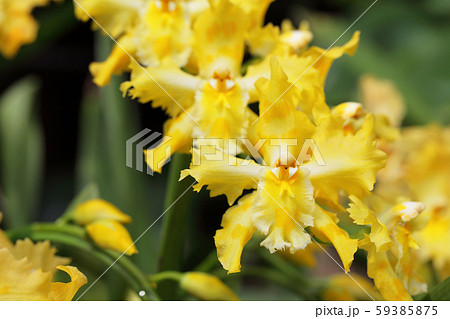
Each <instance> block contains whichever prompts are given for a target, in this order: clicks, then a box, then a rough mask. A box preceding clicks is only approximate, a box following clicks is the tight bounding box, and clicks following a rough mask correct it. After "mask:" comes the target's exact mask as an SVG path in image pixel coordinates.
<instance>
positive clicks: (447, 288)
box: [428, 277, 450, 301]
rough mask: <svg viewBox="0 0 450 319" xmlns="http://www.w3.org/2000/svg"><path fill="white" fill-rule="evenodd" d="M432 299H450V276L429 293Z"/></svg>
mask: <svg viewBox="0 0 450 319" xmlns="http://www.w3.org/2000/svg"><path fill="white" fill-rule="evenodd" d="M428 294H429V296H430V300H432V301H448V300H450V277H448V278H447V279H445V280H444V281H442V282H441V283H440V284H438V285H436V286H434V287H433V288H432V289H431V290H430V292H429V293H428Z"/></svg>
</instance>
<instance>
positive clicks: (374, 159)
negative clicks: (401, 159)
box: [304, 114, 386, 209]
mask: <svg viewBox="0 0 450 319" xmlns="http://www.w3.org/2000/svg"><path fill="white" fill-rule="evenodd" d="M373 122H374V120H373V116H372V115H370V114H369V115H368V116H367V117H366V119H365V121H364V123H363V126H362V128H361V129H360V130H359V131H358V132H357V133H356V134H355V135H345V133H344V130H343V129H342V127H343V120H342V119H341V118H336V117H328V118H327V119H325V120H323V121H322V122H321V123H320V125H319V126H318V127H317V130H316V133H315V134H314V136H313V140H314V142H315V143H316V145H317V150H318V152H319V153H320V155H321V157H322V159H323V161H324V163H320V162H317V161H310V162H308V163H306V164H305V165H304V166H305V167H307V168H308V169H309V170H310V171H311V177H310V178H311V182H312V184H313V186H314V190H315V196H314V197H315V198H316V199H318V200H319V202H321V203H324V204H326V205H330V206H333V207H338V208H340V209H343V208H342V207H341V205H340V204H339V201H338V198H339V191H340V190H343V191H345V192H346V193H347V194H348V195H355V196H356V197H358V198H363V197H364V196H365V195H366V194H367V193H368V192H369V191H370V190H372V188H373V184H374V183H375V177H376V174H377V172H378V171H379V170H380V169H381V168H382V167H383V166H384V164H385V162H386V154H385V153H383V152H382V151H380V150H378V149H377V148H376V142H375V139H374V136H373Z"/></svg>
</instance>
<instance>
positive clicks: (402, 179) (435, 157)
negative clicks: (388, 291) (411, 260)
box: [375, 125, 450, 279]
mask: <svg viewBox="0 0 450 319" xmlns="http://www.w3.org/2000/svg"><path fill="white" fill-rule="evenodd" d="M449 145H450V129H449V128H448V127H440V126H437V125H429V126H423V127H420V126H419V127H409V128H406V129H403V131H402V136H401V138H400V139H399V140H398V141H397V142H396V143H395V144H394V145H393V146H392V148H391V149H392V150H391V154H390V157H389V160H388V162H387V165H386V167H385V168H384V169H383V170H381V171H380V174H379V184H378V185H377V188H376V190H375V191H376V193H377V194H378V195H379V196H381V197H382V198H384V199H386V200H389V201H391V202H392V201H396V200H397V199H398V198H402V197H403V198H411V199H413V200H416V201H420V202H422V203H424V204H425V207H426V208H425V210H424V212H423V213H421V214H420V215H419V217H417V219H418V221H420V222H418V224H420V225H422V230H418V231H416V232H415V238H416V240H417V243H418V244H419V246H420V249H419V250H418V252H417V254H418V256H419V258H420V260H421V262H422V263H426V262H428V261H430V260H431V261H432V262H433V266H434V267H435V269H436V270H437V271H438V275H439V276H440V277H441V278H442V279H444V278H446V277H448V276H449V275H450V254H449V253H447V250H442V247H444V246H445V245H446V244H447V243H448V241H449V239H450V201H449V198H450V168H449V165H448V163H449V161H450V147H449Z"/></svg>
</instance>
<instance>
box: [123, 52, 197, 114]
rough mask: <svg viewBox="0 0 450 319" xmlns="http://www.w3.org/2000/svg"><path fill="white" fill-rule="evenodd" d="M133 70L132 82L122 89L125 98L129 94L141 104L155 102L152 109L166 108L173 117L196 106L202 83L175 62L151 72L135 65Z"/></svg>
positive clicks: (166, 62) (149, 68) (164, 63)
mask: <svg viewBox="0 0 450 319" xmlns="http://www.w3.org/2000/svg"><path fill="white" fill-rule="evenodd" d="M130 67H131V79H130V81H127V82H124V83H122V85H121V87H120V89H121V90H122V92H123V93H124V94H126V93H127V92H128V94H129V95H130V96H131V97H132V98H133V99H135V98H138V99H139V102H141V103H147V102H150V101H152V107H162V108H163V109H164V110H165V111H166V112H167V113H168V114H169V115H170V116H172V117H174V116H176V115H178V114H179V113H181V112H183V109H184V110H187V109H188V108H189V107H190V106H192V105H193V104H194V98H195V92H196V91H197V89H198V88H199V87H200V83H201V82H200V79H198V78H197V77H195V76H193V75H190V74H188V73H186V72H183V71H182V70H181V69H180V68H179V67H178V66H177V65H176V64H174V63H173V62H171V61H169V60H166V61H164V62H163V63H162V64H161V65H160V66H159V67H147V68H143V67H142V66H140V65H137V64H136V63H131V65H130Z"/></svg>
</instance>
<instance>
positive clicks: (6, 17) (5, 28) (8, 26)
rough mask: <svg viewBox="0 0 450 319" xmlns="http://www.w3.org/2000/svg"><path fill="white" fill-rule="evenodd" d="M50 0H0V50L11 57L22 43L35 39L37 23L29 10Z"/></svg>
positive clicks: (46, 3) (7, 56)
mask: <svg viewBox="0 0 450 319" xmlns="http://www.w3.org/2000/svg"><path fill="white" fill-rule="evenodd" d="M50 2H51V0H21V1H17V0H0V52H1V53H2V54H3V56H5V57H6V58H12V57H14V56H15V55H16V54H17V51H19V49H20V47H21V46H22V45H24V44H28V43H32V42H33V41H34V40H36V35H37V32H38V23H37V22H36V20H34V18H33V16H32V14H31V12H32V11H33V9H34V8H35V7H39V6H45V5H48V4H49V3H50Z"/></svg>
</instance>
